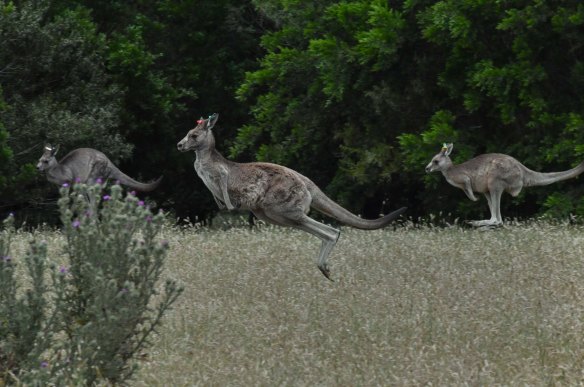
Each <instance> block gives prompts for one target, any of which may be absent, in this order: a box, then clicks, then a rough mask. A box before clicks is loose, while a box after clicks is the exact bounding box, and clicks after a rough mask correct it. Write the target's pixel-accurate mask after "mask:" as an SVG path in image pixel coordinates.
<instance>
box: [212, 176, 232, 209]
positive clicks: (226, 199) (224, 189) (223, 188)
mask: <svg viewBox="0 0 584 387" xmlns="http://www.w3.org/2000/svg"><path fill="white" fill-rule="evenodd" d="M228 177H229V172H228V171H227V169H225V168H222V169H221V178H220V181H219V185H220V186H221V193H222V194H223V201H224V202H225V206H226V207H227V209H228V210H233V209H235V206H234V205H233V204H232V203H231V200H230V199H229V193H228V192H227V179H228ZM215 200H217V199H215Z"/></svg>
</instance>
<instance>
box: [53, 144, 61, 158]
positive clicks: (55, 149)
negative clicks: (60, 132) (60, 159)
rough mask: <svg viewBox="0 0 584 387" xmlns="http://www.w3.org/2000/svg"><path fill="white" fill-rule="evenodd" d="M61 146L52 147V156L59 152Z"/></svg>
mask: <svg viewBox="0 0 584 387" xmlns="http://www.w3.org/2000/svg"><path fill="white" fill-rule="evenodd" d="M59 146H60V145H57V146H56V147H54V148H52V149H51V156H55V155H56V154H57V152H58V151H59Z"/></svg>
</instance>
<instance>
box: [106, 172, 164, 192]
mask: <svg viewBox="0 0 584 387" xmlns="http://www.w3.org/2000/svg"><path fill="white" fill-rule="evenodd" d="M113 178H114V179H116V180H118V181H119V182H120V184H121V185H125V186H126V187H128V188H132V189H135V190H136V191H140V192H150V191H154V190H155V189H156V188H158V186H159V185H160V182H161V181H162V178H163V176H160V177H159V178H158V179H156V180H154V181H153V182H152V183H141V182H139V181H136V180H134V179H132V178H131V177H130V176H128V175H126V174H125V173H123V172H122V171H120V170H119V169H118V170H117V173H115V174H114V176H113Z"/></svg>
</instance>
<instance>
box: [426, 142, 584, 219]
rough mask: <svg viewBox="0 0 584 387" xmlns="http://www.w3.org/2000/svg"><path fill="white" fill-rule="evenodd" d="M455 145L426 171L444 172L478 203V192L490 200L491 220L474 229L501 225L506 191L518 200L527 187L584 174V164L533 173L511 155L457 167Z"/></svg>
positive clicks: (446, 147) (444, 150)
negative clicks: (568, 168) (453, 149)
mask: <svg viewBox="0 0 584 387" xmlns="http://www.w3.org/2000/svg"><path fill="white" fill-rule="evenodd" d="M452 148H453V144H444V146H443V147H442V150H441V151H440V152H439V153H438V154H437V155H436V156H434V157H433V158H432V161H430V163H429V164H428V165H427V166H426V172H428V173H430V172H435V171H440V172H442V174H443V175H444V177H445V178H446V181H448V182H449V183H450V184H452V185H453V186H455V187H458V188H460V189H462V190H463V191H464V193H465V194H466V196H468V198H469V199H470V200H473V201H476V200H478V199H477V197H476V196H475V195H474V193H475V192H477V193H481V194H483V195H484V196H485V198H486V199H487V202H488V204H489V210H490V211H491V218H490V219H488V220H480V221H473V222H471V224H473V225H474V226H498V225H501V224H502V223H503V218H502V217H501V196H502V195H503V192H507V193H509V194H510V195H511V196H513V197H515V196H517V195H519V193H520V192H521V190H522V189H523V188H524V187H531V186H541V185H548V184H552V183H555V182H557V181H561V180H566V179H571V178H573V177H576V176H578V175H579V174H581V173H582V172H584V162H582V163H580V164H579V165H578V166H577V167H575V168H572V169H570V170H567V171H563V172H550V173H542V172H536V171H532V170H531V169H529V168H527V167H526V166H525V165H523V164H521V163H520V162H519V161H517V160H516V159H514V158H513V157H511V156H508V155H504V154H500V153H487V154H483V155H480V156H477V157H475V158H473V159H470V160H468V161H465V162H464V163H462V164H458V165H454V163H453V162H452V160H451V159H450V157H449V156H450V153H451V152H452Z"/></svg>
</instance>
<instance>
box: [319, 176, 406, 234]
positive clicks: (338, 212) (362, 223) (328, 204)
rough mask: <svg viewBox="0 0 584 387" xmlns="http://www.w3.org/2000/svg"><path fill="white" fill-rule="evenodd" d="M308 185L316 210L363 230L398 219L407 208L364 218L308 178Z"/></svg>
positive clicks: (380, 226)
mask: <svg viewBox="0 0 584 387" xmlns="http://www.w3.org/2000/svg"><path fill="white" fill-rule="evenodd" d="M307 186H308V190H309V192H310V194H311V195H312V205H311V206H312V207H313V208H314V209H315V210H317V211H319V212H322V213H323V214H325V215H327V216H330V217H331V218H334V219H336V220H338V221H339V222H341V223H344V224H346V225H348V226H351V227H355V228H360V229H362V230H375V229H378V228H382V227H385V226H387V225H388V224H389V223H390V222H392V221H394V220H395V219H397V218H398V217H399V216H400V215H401V214H403V213H404V212H405V210H406V209H407V207H402V208H400V209H399V210H396V211H393V212H392V213H390V214H387V215H385V216H383V217H381V218H378V219H363V218H360V217H358V216H357V215H355V214H353V213H352V212H350V211H348V210H346V209H345V208H343V207H341V206H340V205H339V204H337V203H336V202H334V201H333V200H332V199H331V198H329V197H328V196H326V195H325V194H324V192H322V191H321V190H320V188H318V187H317V186H316V184H314V183H313V182H312V181H310V180H308V179H307Z"/></svg>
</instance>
